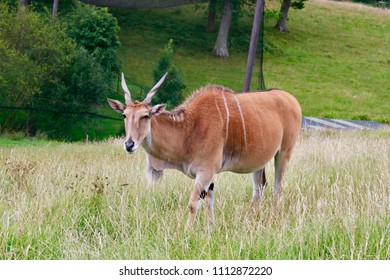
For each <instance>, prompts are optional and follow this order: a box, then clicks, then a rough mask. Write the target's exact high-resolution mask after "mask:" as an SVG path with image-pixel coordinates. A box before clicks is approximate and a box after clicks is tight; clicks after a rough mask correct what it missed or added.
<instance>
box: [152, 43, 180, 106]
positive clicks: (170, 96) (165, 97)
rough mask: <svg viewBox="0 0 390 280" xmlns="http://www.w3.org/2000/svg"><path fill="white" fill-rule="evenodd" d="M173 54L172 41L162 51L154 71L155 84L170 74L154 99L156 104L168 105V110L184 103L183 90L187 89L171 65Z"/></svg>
mask: <svg viewBox="0 0 390 280" xmlns="http://www.w3.org/2000/svg"><path fill="white" fill-rule="evenodd" d="M172 54H173V41H172V39H171V40H170V41H169V43H168V45H167V46H166V47H165V48H164V50H163V51H162V55H161V58H160V60H159V61H158V63H157V65H156V67H155V68H154V70H153V78H154V81H155V83H157V82H158V81H159V80H160V79H161V77H162V76H163V75H164V74H165V73H166V72H168V76H167V78H166V79H165V82H164V83H163V85H162V86H161V87H160V89H159V90H158V92H157V93H156V95H155V96H154V98H153V100H154V102H156V104H158V103H166V104H167V107H168V109H171V108H173V107H175V106H177V105H179V104H180V103H181V102H182V101H183V98H184V97H183V94H182V90H183V89H185V87H186V86H185V84H184V82H183V80H182V78H181V77H180V75H179V74H178V72H177V70H176V68H175V67H174V66H173V65H172V64H171V59H172Z"/></svg>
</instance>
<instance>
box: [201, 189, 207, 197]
mask: <svg viewBox="0 0 390 280" xmlns="http://www.w3.org/2000/svg"><path fill="white" fill-rule="evenodd" d="M206 195H207V192H206V191H205V190H203V191H202V192H201V193H200V195H199V197H200V198H201V199H204V198H205V197H206Z"/></svg>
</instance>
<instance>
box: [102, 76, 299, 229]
mask: <svg viewBox="0 0 390 280" xmlns="http://www.w3.org/2000/svg"><path fill="white" fill-rule="evenodd" d="M166 76H167V73H166V74H165V75H164V76H163V77H162V78H161V79H160V81H159V82H158V83H157V84H156V85H155V86H154V87H153V88H152V89H151V90H150V92H149V93H148V94H147V96H146V98H145V99H144V100H143V101H142V102H140V101H132V99H131V94H130V91H129V89H128V87H127V85H126V82H125V79H124V76H123V73H122V88H123V90H124V92H125V101H126V104H125V105H124V104H122V103H121V102H119V101H117V100H112V99H108V103H109V104H110V106H111V107H112V108H113V109H114V110H115V111H116V112H118V113H120V114H121V115H122V116H123V117H124V125H125V130H126V138H125V142H124V149H125V150H126V152H128V153H134V152H135V151H136V150H137V149H138V148H139V147H140V146H142V148H143V149H144V150H145V151H146V155H147V162H148V166H147V172H148V174H149V175H150V177H151V179H152V180H153V181H156V180H157V179H159V178H160V177H161V176H162V174H163V170H164V169H177V170H179V171H181V172H183V173H184V174H186V175H187V176H189V177H191V178H193V179H195V183H194V188H193V191H192V194H191V197H190V201H189V217H188V221H187V227H191V226H192V225H193V223H194V219H195V216H196V213H197V211H198V208H199V206H200V204H201V202H202V201H203V200H204V201H205V202H206V205H207V212H208V221H209V223H210V224H211V225H212V224H214V183H213V179H214V177H215V175H216V174H217V173H220V172H223V171H231V172H235V173H252V180H253V196H252V206H256V205H257V204H259V201H260V199H261V197H262V195H263V193H264V190H265V187H266V182H265V176H264V167H265V165H266V164H267V163H268V162H269V161H271V160H272V159H273V158H274V163H275V182H274V197H273V209H276V205H277V202H278V199H279V196H280V194H281V191H282V178H283V175H284V173H285V170H286V167H287V164H288V162H289V160H290V158H291V154H292V152H293V149H294V146H295V144H296V142H297V139H298V136H299V133H300V129H301V122H302V112H301V108H300V105H299V103H298V101H297V100H296V99H295V98H294V97H293V96H292V95H291V94H289V93H287V92H285V91H283V90H279V89H271V90H266V91H257V92H249V93H240V94H238V93H235V92H233V91H232V90H230V89H228V88H225V87H222V86H214V85H209V86H206V87H204V88H201V89H199V90H197V91H196V92H194V93H193V94H192V95H191V96H190V97H189V98H188V99H187V100H186V101H185V102H184V103H183V104H181V105H179V106H178V107H176V108H175V109H173V110H172V111H167V110H166V105H164V104H158V105H154V106H153V105H151V101H152V98H153V96H154V95H155V93H156V92H157V90H158V89H159V87H160V86H161V85H162V83H163V82H164V80H165V78H166Z"/></svg>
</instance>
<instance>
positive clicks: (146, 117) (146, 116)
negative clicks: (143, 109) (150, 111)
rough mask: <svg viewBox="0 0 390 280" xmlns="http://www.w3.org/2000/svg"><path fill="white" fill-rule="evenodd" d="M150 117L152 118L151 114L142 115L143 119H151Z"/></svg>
mask: <svg viewBox="0 0 390 280" xmlns="http://www.w3.org/2000/svg"><path fill="white" fill-rule="evenodd" d="M149 118H150V116H149V115H145V116H142V117H141V119H143V120H147V119H149Z"/></svg>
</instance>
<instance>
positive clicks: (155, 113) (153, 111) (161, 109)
mask: <svg viewBox="0 0 390 280" xmlns="http://www.w3.org/2000/svg"><path fill="white" fill-rule="evenodd" d="M166 107H167V105H166V104H158V105H155V106H153V107H152V109H151V110H150V115H151V116H158V115H160V114H161V113H162V112H164V111H165V108H166Z"/></svg>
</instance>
